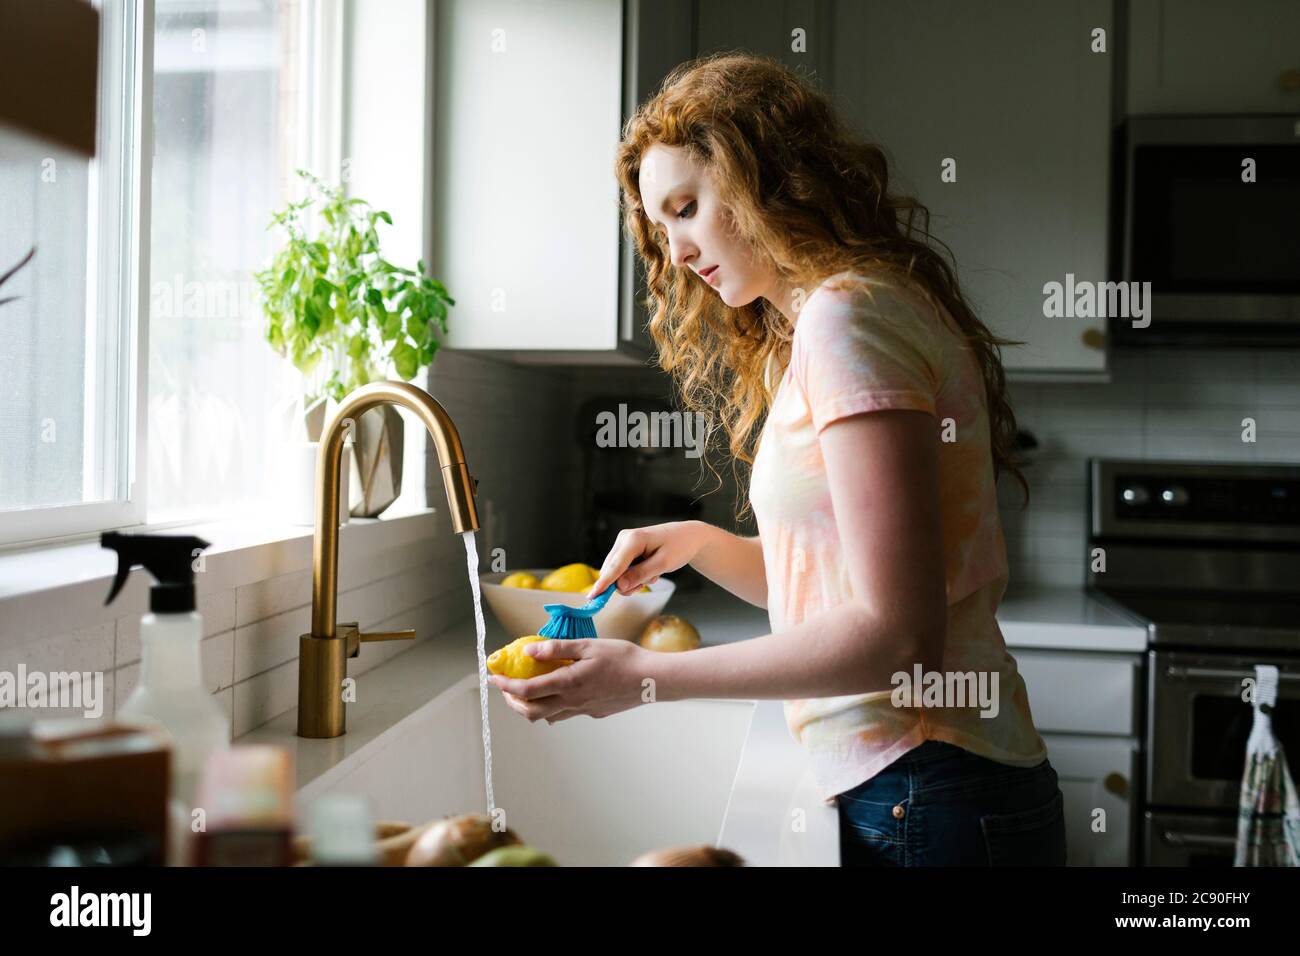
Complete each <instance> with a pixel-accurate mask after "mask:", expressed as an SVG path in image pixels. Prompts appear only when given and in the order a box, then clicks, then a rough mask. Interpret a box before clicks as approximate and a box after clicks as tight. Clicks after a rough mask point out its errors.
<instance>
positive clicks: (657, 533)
mask: <svg viewBox="0 0 1300 956" xmlns="http://www.w3.org/2000/svg"><path fill="white" fill-rule="evenodd" d="M704 528H705V526H704V525H702V524H701V523H700V522H698V521H669V522H668V523H666V524H652V525H648V526H647V527H644V528H625V529H624V530H622V531H620V532H619V533H618V538H617V539H615V541H614V547H612V548H610V550H609V554H608V555H606V556H605V563H604V564H603V565H601V568H600V576H599V577H598V578H596V583H595V584H593V585H592V586H591V590H590V591H588V592H587V598H588V599H589V600H590V599H591V598H594V597H595V596H596V595H597V594H599V593H600V592H601V591H603V590H605V588H607V587H609V586H610V584H611V583H613V582H617V584H618V591H619V593H620V594H631V593H632V592H633V591H635V590H637V588H639V587H641V585H643V584H653V583H654V582H655V581H658V580H659V575H661V574H667V573H668V572H669V571H676V570H677V569H678V568H681V567H685V566H686V565H687V564H689V563H690V562H691V559H692V558H694V557H695V555H696V553H698V552H699V550H700V548H701V546H702V545H703V544H704V534H703V530H704Z"/></svg>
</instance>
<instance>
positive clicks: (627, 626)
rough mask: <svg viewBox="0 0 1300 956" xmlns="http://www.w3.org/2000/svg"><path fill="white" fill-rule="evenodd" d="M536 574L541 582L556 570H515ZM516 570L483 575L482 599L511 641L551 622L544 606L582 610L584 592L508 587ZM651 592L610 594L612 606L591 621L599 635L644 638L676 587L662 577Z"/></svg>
mask: <svg viewBox="0 0 1300 956" xmlns="http://www.w3.org/2000/svg"><path fill="white" fill-rule="evenodd" d="M515 570H516V571H518V570H523V571H527V572H528V573H530V574H535V575H537V577H538V578H539V579H541V578H544V577H546V575H548V574H550V573H551V571H553V570H554V568H516V569H515ZM514 573H515V572H514V571H495V572H492V573H490V574H480V575H479V583H480V584H481V585H482V590H483V599H484V600H485V601H486V602H487V605H488V607H490V608H491V609H492V613H493V614H495V615H496V619H497V620H498V621H500V622H501V626H502V627H503V628H505V632H506V634H507V635H509V636H510V639H511V640H514V639H515V638H516V637H523V636H524V635H525V634H536V633H537V632H538V631H540V630H541V629H542V626H543V625H545V624H546V622H547V621H549V620H550V619H551V616H550V615H549V614H547V613H546V610H545V608H544V605H547V604H569V605H572V606H573V607H581V606H582V605H584V604H586V603H587V594H586V592H585V591H547V590H544V589H542V588H508V587H505V586H504V585H503V584H502V583H501V581H502V580H503V579H504V578H505V577H506V575H507V574H514ZM649 588H650V591H649V593H641V592H638V593H636V594H619V593H618V592H617V591H616V592H615V593H614V594H612V595H610V598H609V603H608V604H606V605H605V606H604V607H603V608H601V609H600V610H599V611H597V612H596V615H595V617H593V618H592V620H593V621H594V622H595V623H596V633H597V634H599V635H600V636H601V637H602V638H605V637H611V638H616V639H618V640H622V641H635V640H639V639H640V637H641V632H642V631H643V630H644V629H645V626H646V624H648V623H650V619H651V618H652V617H654V616H655V615H656V614H662V613H663V609H664V607H665V606H666V605H667V604H668V599H669V598H671V597H672V596H673V591H674V590H675V589H676V585H675V584H673V582H672V581H669V580H668V579H667V578H660V579H659V580H658V581H656V582H655V583H654V584H651V585H649Z"/></svg>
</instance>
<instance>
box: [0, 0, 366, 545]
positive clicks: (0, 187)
mask: <svg viewBox="0 0 1300 956" xmlns="http://www.w3.org/2000/svg"><path fill="white" fill-rule="evenodd" d="M97 6H99V8H100V11H101V38H100V50H101V57H100V59H101V78H100V88H99V123H100V135H99V147H98V153H97V155H96V157H95V158H94V159H93V160H89V161H87V160H85V159H79V158H78V157H75V156H71V155H68V154H65V153H62V152H60V151H59V150H54V149H52V148H50V147H49V146H47V145H45V144H43V143H41V142H39V141H36V140H34V139H30V138H25V137H23V136H22V135H21V134H18V133H13V132H3V131H0V222H3V223H4V224H5V227H4V229H3V232H2V233H0V273H3V272H4V271H5V270H6V269H8V268H9V267H10V266H11V265H13V264H14V263H16V262H18V261H19V260H21V259H22V257H23V256H24V254H25V253H26V252H27V250H28V249H29V248H30V247H31V246H32V245H33V244H35V245H36V247H37V252H36V255H35V256H34V257H33V259H32V261H31V262H30V263H28V264H27V266H26V267H25V268H24V269H23V270H21V271H20V272H19V273H18V274H17V275H15V277H14V278H13V279H12V280H11V281H10V282H9V283H7V284H6V286H5V287H4V289H3V291H0V297H4V296H9V295H16V296H19V299H18V300H17V301H13V302H10V303H8V304H7V305H0V334H3V336H4V341H5V345H4V347H3V348H0V381H3V382H4V383H5V385H4V387H5V393H6V396H7V397H6V401H4V402H3V403H0V544H4V543H13V542H27V541H33V540H37V539H49V538H52V537H57V536H61V535H76V534H85V533H87V532H93V531H96V530H99V529H102V528H108V527H120V526H126V525H132V524H139V523H141V522H148V523H149V524H151V525H161V524H170V523H178V522H188V521H196V520H201V519H202V520H210V519H216V518H221V517H224V516H227V515H230V514H232V513H234V512H236V511H238V512H241V513H247V512H248V511H249V510H252V509H255V508H256V507H257V506H259V505H264V504H266V503H267V499H268V494H267V493H268V490H269V489H268V484H269V481H268V474H269V473H270V472H269V469H268V463H269V462H273V461H274V460H275V456H276V453H277V451H278V450H279V449H281V448H282V447H283V442H284V438H285V435H286V434H287V429H288V426H289V424H290V422H291V413H292V404H293V402H294V401H295V400H296V398H297V397H298V395H299V393H300V391H301V377H300V375H299V373H298V372H297V371H296V370H295V369H293V367H292V365H290V364H289V363H288V362H287V361H285V360H283V359H281V358H280V357H279V356H278V355H276V353H275V352H274V351H273V350H272V349H271V348H270V346H269V345H267V344H266V342H265V340H264V339H263V331H262V330H263V324H262V316H261V311H260V308H259V306H258V301H257V294H256V284H255V282H254V280H253V277H252V273H253V271H255V270H256V269H259V268H261V267H262V266H263V265H264V264H265V262H266V260H267V259H268V257H269V255H270V254H271V251H272V249H273V243H275V242H276V241H277V240H278V238H279V237H278V236H277V235H276V234H275V233H273V232H270V231H268V230H267V224H268V222H269V220H270V216H271V213H272V211H273V210H274V209H276V208H278V207H279V206H281V205H282V204H283V203H284V202H285V201H286V200H287V199H289V198H296V196H297V190H298V188H299V186H298V183H297V180H296V177H294V176H293V170H294V169H296V168H298V167H302V166H305V167H308V168H312V169H314V170H316V171H317V172H318V173H321V171H322V170H337V169H338V162H339V158H338V153H339V149H338V146H337V141H338V135H339V133H338V131H339V128H340V126H341V122H340V119H341V117H340V113H341V102H342V96H341V86H340V74H341V71H340V69H339V62H340V56H341V52H340V39H341V37H340V31H339V26H338V24H339V23H340V22H341V21H340V17H341V2H340V0H152V2H148V0H101V2H100V3H99V4H97ZM150 63H151V64H152V70H150V71H148V72H147V73H146V72H145V65H146V64H150ZM142 143H149V144H151V146H152V148H151V149H141V148H140V145H141V144H142ZM323 176H324V178H327V179H330V178H332V179H337V178H338V176H337V175H334V176H331V175H330V174H329V173H328V172H325V173H323Z"/></svg>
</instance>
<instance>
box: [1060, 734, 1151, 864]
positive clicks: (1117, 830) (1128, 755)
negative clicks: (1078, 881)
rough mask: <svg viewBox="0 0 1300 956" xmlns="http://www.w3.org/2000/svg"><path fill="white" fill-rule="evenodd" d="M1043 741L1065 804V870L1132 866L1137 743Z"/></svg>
mask: <svg viewBox="0 0 1300 956" xmlns="http://www.w3.org/2000/svg"><path fill="white" fill-rule="evenodd" d="M1042 737H1043V742H1044V743H1046V744H1047V754H1048V759H1049V760H1051V762H1052V767H1053V769H1054V770H1056V777H1057V780H1058V782H1059V784H1060V787H1061V796H1062V798H1063V800H1064V803H1065V845H1066V851H1065V854H1066V860H1065V861H1066V865H1067V866H1133V865H1135V860H1136V854H1135V852H1134V850H1135V842H1136V822H1137V820H1136V812H1135V808H1136V806H1137V802H1138V789H1137V781H1138V777H1137V773H1138V766H1139V755H1140V744H1139V743H1138V741H1137V740H1135V739H1131V738H1122V737H1116V738H1106V737H1071V736H1066V735H1061V734H1047V733H1045V734H1043V735H1042Z"/></svg>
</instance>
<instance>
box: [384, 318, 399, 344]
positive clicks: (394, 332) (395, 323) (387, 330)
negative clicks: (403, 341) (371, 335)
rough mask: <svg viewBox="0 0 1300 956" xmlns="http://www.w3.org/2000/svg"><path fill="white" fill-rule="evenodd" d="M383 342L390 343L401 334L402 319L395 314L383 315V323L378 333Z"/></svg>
mask: <svg viewBox="0 0 1300 956" xmlns="http://www.w3.org/2000/svg"><path fill="white" fill-rule="evenodd" d="M379 334H380V335H381V336H382V337H383V340H384V341H385V342H391V341H393V339H395V338H397V337H398V336H399V335H401V334H402V317H401V316H400V315H398V314H397V313H396V312H386V313H384V321H383V324H382V325H381V326H380V333H379Z"/></svg>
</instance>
